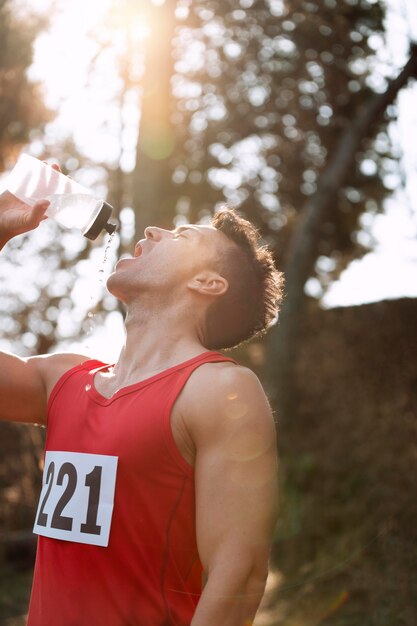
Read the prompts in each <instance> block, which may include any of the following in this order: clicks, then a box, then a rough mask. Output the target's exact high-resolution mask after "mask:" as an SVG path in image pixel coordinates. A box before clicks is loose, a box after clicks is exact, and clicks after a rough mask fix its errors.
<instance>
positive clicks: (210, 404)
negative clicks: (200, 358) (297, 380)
mask: <svg viewBox="0 0 417 626" xmlns="http://www.w3.org/2000/svg"><path fill="white" fill-rule="evenodd" d="M181 400H182V402H181V412H182V414H183V416H184V419H185V421H186V423H187V424H189V425H190V426H191V427H192V425H194V426H197V427H199V426H200V425H202V424H204V425H205V426H204V429H205V428H206V426H208V425H210V427H213V428H217V426H219V427H220V428H223V425H224V423H228V422H229V421H230V422H234V421H236V422H241V423H243V422H244V423H250V422H252V421H255V422H257V423H258V424H260V423H261V422H263V421H264V422H266V423H267V424H269V425H271V424H272V423H273V418H272V412H271V409H270V406H269V402H268V399H267V397H266V394H265V392H264V390H263V387H262V385H261V383H260V381H259V379H258V377H257V376H256V374H255V373H254V372H253V371H252V370H250V369H249V368H247V367H244V366H242V365H237V364H236V363H232V362H230V361H229V362H227V361H224V362H218V363H217V362H216V363H205V364H204V365H202V366H200V367H199V368H198V369H196V370H195V372H194V373H193V374H192V376H191V377H190V379H189V381H188V383H187V385H186V387H185V389H184V394H183V397H182V398H181Z"/></svg>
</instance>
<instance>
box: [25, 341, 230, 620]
mask: <svg viewBox="0 0 417 626" xmlns="http://www.w3.org/2000/svg"><path fill="white" fill-rule="evenodd" d="M218 361H232V359H229V358H227V357H224V356H223V355H222V354H220V353H217V352H205V353H203V354H201V355H199V356H197V357H195V358H193V359H190V360H188V361H186V362H184V363H181V364H179V365H177V366H175V367H171V368H169V369H167V370H165V371H163V372H161V373H159V374H156V375H155V376H152V377H151V378H148V379H147V380H144V381H142V382H139V383H136V384H133V385H129V386H128V387H125V388H123V389H120V390H119V391H118V392H117V393H115V394H114V395H113V396H112V397H111V398H109V399H107V398H105V397H104V396H102V395H101V394H99V393H98V392H97V390H96V389H95V387H94V383H93V378H94V375H95V373H96V372H97V371H98V370H100V369H105V368H107V367H108V366H107V365H103V363H101V362H99V361H87V362H85V363H83V364H81V365H79V366H77V367H74V368H72V369H71V370H69V371H68V372H66V373H65V374H64V375H63V376H62V377H61V378H60V380H59V381H58V383H57V384H56V386H55V387H54V389H53V391H52V393H51V396H50V399H49V404H48V433H47V440H46V448H45V468H44V481H43V487H42V493H41V497H40V504H39V507H38V511H37V514H36V521H35V532H38V533H42V534H39V539H38V550H37V556H36V565H35V572H34V580H33V588H32V595H31V601H30V608H29V617H28V626H185V625H189V624H190V622H191V619H192V616H193V614H194V611H195V608H196V605H197V603H198V600H199V597H200V594H201V576H202V569H201V563H200V560H199V556H198V552H197V545H196V530H195V497H194V477H193V468H192V467H191V466H190V465H189V464H188V463H187V462H186V461H185V460H184V458H183V457H182V455H181V454H180V452H179V450H178V448H177V446H176V444H175V441H174V438H173V435H172V431H171V426H170V415H171V410H172V407H173V405H174V403H175V401H176V399H177V397H178V395H179V393H180V392H181V390H182V388H183V387H184V385H185V383H186V382H187V380H188V378H189V376H190V375H191V374H192V372H193V371H194V370H195V369H196V368H197V367H199V366H200V365H202V364H204V363H209V362H218Z"/></svg>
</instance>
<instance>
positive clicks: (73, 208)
mask: <svg viewBox="0 0 417 626" xmlns="http://www.w3.org/2000/svg"><path fill="white" fill-rule="evenodd" d="M7 190H8V191H10V193H12V194H13V195H14V196H16V198H19V200H21V201H22V202H24V203H25V204H28V205H29V206H33V205H34V204H36V202H37V201H38V200H43V199H46V200H49V201H50V205H49V206H48V208H47V210H46V212H45V215H47V216H48V217H51V218H53V219H54V220H56V221H57V222H58V223H59V224H61V226H64V227H65V228H78V229H79V230H81V232H82V234H83V235H84V237H87V239H96V237H97V236H98V235H99V234H100V232H101V231H102V229H104V230H106V231H107V232H108V233H109V234H112V233H113V232H114V231H115V230H116V225H115V224H112V223H111V222H109V221H108V220H109V218H110V216H111V213H112V210H113V207H112V206H111V205H110V204H108V203H107V202H105V201H104V200H99V199H97V198H94V196H92V195H91V193H90V191H89V190H88V189H86V188H85V187H83V186H82V185H80V184H79V183H76V182H75V181H74V180H71V179H70V178H68V177H67V176H64V174H61V173H60V172H58V171H57V170H55V169H53V168H52V167H50V166H49V165H46V163H43V162H42V161H40V160H39V159H35V158H34V157H31V156H29V155H28V154H22V155H21V156H20V157H19V159H18V161H17V163H16V165H15V166H14V168H13V170H12V171H11V173H10V175H9V177H8V179H7Z"/></svg>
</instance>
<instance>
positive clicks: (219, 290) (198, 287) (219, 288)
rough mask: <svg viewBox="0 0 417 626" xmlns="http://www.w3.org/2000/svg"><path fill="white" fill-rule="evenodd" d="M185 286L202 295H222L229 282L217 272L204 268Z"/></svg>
mask: <svg viewBox="0 0 417 626" xmlns="http://www.w3.org/2000/svg"><path fill="white" fill-rule="evenodd" d="M187 287H188V288H189V289H191V290H192V291H195V292H197V293H199V294H201V295H202V296H222V295H223V294H224V293H226V291H227V290H228V288H229V283H228V282H227V280H226V279H225V278H223V276H221V275H220V274H218V273H217V272H212V271H210V270H206V271H204V272H200V273H199V274H196V275H195V276H193V278H192V279H191V280H190V281H189V282H188V283H187Z"/></svg>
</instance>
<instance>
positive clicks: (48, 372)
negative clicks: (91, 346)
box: [28, 352, 91, 392]
mask: <svg viewBox="0 0 417 626" xmlns="http://www.w3.org/2000/svg"><path fill="white" fill-rule="evenodd" d="M90 360H91V359H90V357H88V356H86V355H84V354H76V353H71V352H57V353H55V354H44V355H42V356H36V357H30V358H29V359H28V362H29V363H30V364H31V365H32V366H33V367H35V368H36V369H37V370H38V372H39V374H40V375H41V377H42V380H43V383H44V385H45V387H46V389H47V390H48V392H49V391H50V390H51V389H52V388H53V387H54V385H55V384H56V383H57V381H58V380H59V379H60V378H61V376H63V375H64V374H65V373H66V372H67V371H68V370H70V369H72V368H73V367H76V366H77V365H80V364H81V363H84V362H85V361H90Z"/></svg>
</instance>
